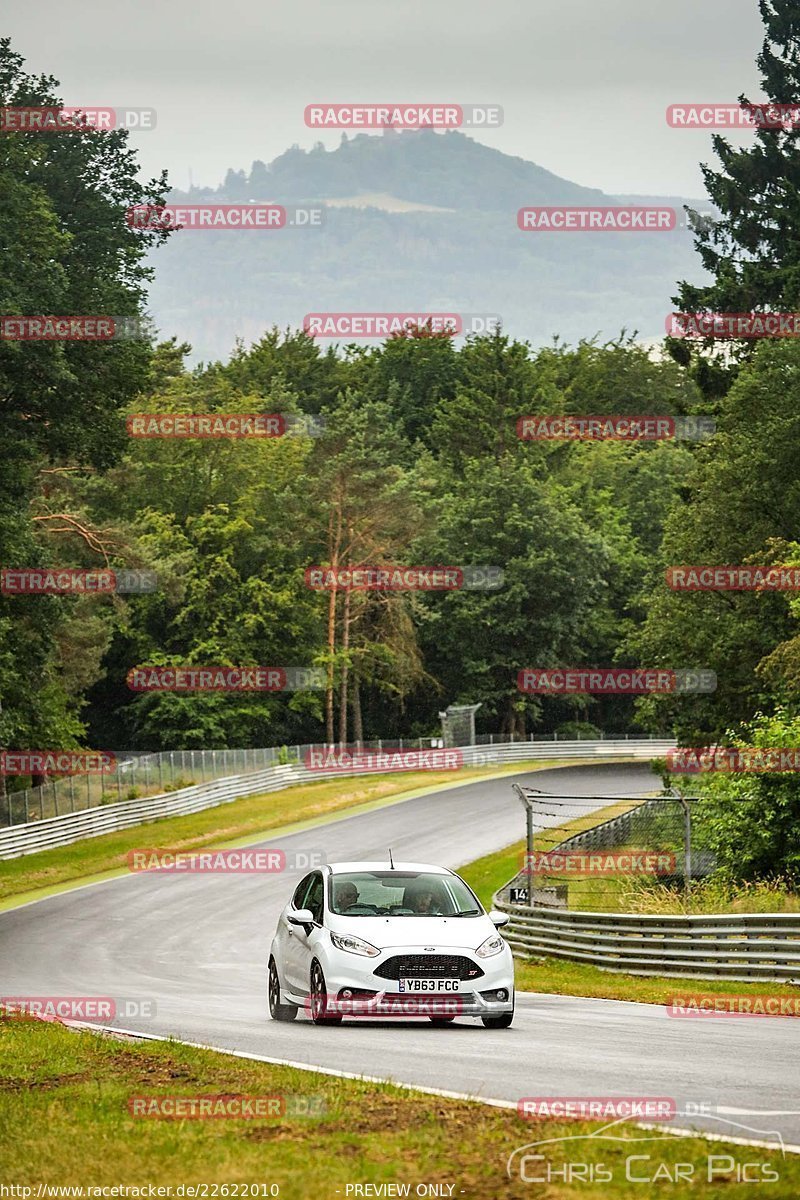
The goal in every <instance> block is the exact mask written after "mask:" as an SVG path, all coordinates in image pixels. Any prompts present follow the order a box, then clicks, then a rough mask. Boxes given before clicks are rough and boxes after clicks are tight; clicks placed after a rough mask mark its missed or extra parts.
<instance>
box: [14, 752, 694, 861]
mask: <svg viewBox="0 0 800 1200" xmlns="http://www.w3.org/2000/svg"><path fill="white" fill-rule="evenodd" d="M674 745H675V743H674V741H660V740H657V739H653V738H639V739H633V738H631V739H630V740H622V739H618V740H615V741H597V742H589V741H586V742H582V741H575V742H509V743H504V744H502V745H496V746H465V747H462V748H461V753H462V755H463V763H464V766H466V767H470V766H501V765H502V764H504V763H515V762H525V761H528V760H530V759H548V758H557V759H562V758H566V759H570V758H576V759H578V758H580V759H590V760H591V759H597V758H602V759H610V760H613V759H626V758H637V759H642V760H648V759H652V758H662V757H663V756H664V755H665V754H666V753H667V751H668V750H670V749H673V748H674ZM355 774H358V775H360V774H364V772H362V771H360V770H358V771H347V772H345V771H342V772H337V775H341V776H346V775H355ZM456 774H457V773H456V772H453V775H454V777H455V776H456ZM336 777H337V776H336V775H332V774H331V773H330V772H329V771H323V770H308V769H307V768H306V767H304V766H303V765H302V764H299V763H287V764H281V765H278V766H274V767H267V768H266V769H265V770H262V771H252V772H248V773H247V774H246V775H234V776H231V777H229V778H227V779H216V780H214V781H213V782H211V783H201V784H197V785H195V786H193V787H187V788H181V789H180V790H178V791H174V792H169V793H167V794H165V795H161V796H148V797H146V798H144V799H141V800H119V801H117V802H115V803H112V804H105V805H102V806H99V807H96V808H87V809H84V810H83V811H82V812H76V813H66V814H65V815H63V816H60V817H48V818H46V819H45V820H42V821H31V822H28V823H27V824H25V825H12V826H10V827H9V828H6V829H3V830H0V860H2V859H7V858H19V857H21V856H22V855H24V854H33V853H35V852H36V851H37V850H48V849H50V848H51V847H53V846H66V845H69V843H71V842H77V841H80V840H81V839H82V838H91V837H100V835H101V834H104V833H113V832H116V831H117V830H120V829H129V828H131V827H132V826H134V825H144V824H147V823H148V822H150V821H157V820H158V819H159V818H160V817H172V816H179V815H182V814H184V813H191V812H200V811H201V810H202V809H205V808H214V807H216V806H217V805H219V804H229V803H230V802H231V801H233V800H237V799H239V798H240V797H242V796H251V795H257V794H258V793H259V792H277V791H280V790H281V789H283V788H287V787H291V786H292V785H293V784H299V783H308V782H312V781H313V780H317V779H332V778H336Z"/></svg>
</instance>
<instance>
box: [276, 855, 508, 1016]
mask: <svg viewBox="0 0 800 1200" xmlns="http://www.w3.org/2000/svg"><path fill="white" fill-rule="evenodd" d="M507 922H508V917H507V916H506V915H505V914H504V913H500V912H491V913H487V912H486V910H485V909H484V908H483V906H482V905H481V903H480V901H479V900H478V898H477V897H476V896H475V894H474V892H473V891H472V889H471V888H469V887H468V886H467V884H466V883H465V882H464V880H463V879H461V878H460V877H459V876H458V875H455V874H454V873H453V872H452V871H447V870H445V869H444V868H443V867H432V866H427V865H425V864H421V863H398V864H396V865H395V864H393V863H392V862H391V861H390V862H389V863H361V862H349V863H332V864H329V865H328V866H324V867H320V868H319V869H317V870H315V871H311V872H310V873H309V874H308V875H306V876H305V878H304V879H302V880H301V881H300V883H299V884H298V885H297V887H296V888H295V890H294V894H293V896H292V898H291V900H290V901H289V903H288V904H287V905H286V907H285V908H284V910H283V912H282V913H281V915H280V917H279V919H278V927H277V930H276V931H275V936H274V937H273V939H272V946H271V949H270V956H269V981H268V997H269V1011H270V1016H271V1017H272V1019H273V1020H275V1021H292V1020H294V1018H295V1017H296V1016H297V1012H298V1009H300V1008H304V1009H306V1011H307V1012H308V1013H309V1015H310V1016H311V1019H312V1020H313V1021H314V1023H315V1024H317V1025H332V1024H337V1023H338V1022H340V1021H341V1020H342V1017H343V1016H365V1017H369V1016H374V1017H380V1018H384V1017H386V1016H422V1017H428V1018H429V1019H430V1020H431V1021H433V1022H434V1024H442V1025H443V1024H447V1023H448V1022H450V1021H453V1020H455V1018H456V1017H457V1016H465V1017H480V1018H481V1020H482V1022H483V1024H484V1025H485V1026H486V1027H487V1028H489V1029H506V1028H508V1026H509V1025H510V1024H511V1022H512V1020H513V1017H514V960H513V958H512V955H511V950H510V949H509V947H508V945H507V943H506V942H505V941H504V939H503V938H502V937H501V936H500V934H499V933H498V929H499V928H500V927H502V926H503V925H505V924H506V923H507Z"/></svg>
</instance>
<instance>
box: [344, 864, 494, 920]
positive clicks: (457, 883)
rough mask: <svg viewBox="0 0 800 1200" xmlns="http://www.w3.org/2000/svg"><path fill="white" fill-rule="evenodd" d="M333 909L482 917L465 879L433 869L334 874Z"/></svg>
mask: <svg viewBox="0 0 800 1200" xmlns="http://www.w3.org/2000/svg"><path fill="white" fill-rule="evenodd" d="M329 904H330V909H331V912H333V913H337V914H338V915H339V916H348V917H479V916H482V915H483V909H482V908H481V906H480V903H479V901H478V900H477V899H476V897H475V896H474V894H473V893H472V892H471V891H470V889H469V888H468V887H467V885H466V884H465V883H464V882H463V880H461V879H459V878H458V877H457V876H456V875H434V874H433V873H432V872H430V871H352V872H346V873H343V874H341V875H333V876H331V882H330V896H329Z"/></svg>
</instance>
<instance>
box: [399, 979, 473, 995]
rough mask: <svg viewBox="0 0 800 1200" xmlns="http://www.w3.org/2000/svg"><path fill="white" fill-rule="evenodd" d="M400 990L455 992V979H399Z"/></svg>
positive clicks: (456, 987) (456, 983)
mask: <svg viewBox="0 0 800 1200" xmlns="http://www.w3.org/2000/svg"><path fill="white" fill-rule="evenodd" d="M399 983H400V991H401V992H457V991H458V985H459V981H458V980H457V979H403V978H402V977H401V978H400V980H399Z"/></svg>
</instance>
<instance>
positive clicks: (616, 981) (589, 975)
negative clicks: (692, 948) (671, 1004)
mask: <svg viewBox="0 0 800 1200" xmlns="http://www.w3.org/2000/svg"><path fill="white" fill-rule="evenodd" d="M603 811H604V812H605V811H606V810H603ZM615 811H616V810H615ZM612 815H613V814H612ZM598 816H599V817H600V818H601V819H603V820H605V819H606V818H605V817H604V816H603V813H600V814H597V813H595V814H594V815H593V816H591V817H588V818H587V817H581V818H579V819H578V821H570V822H567V823H566V824H565V825H563V826H560V827H559V830H558V832H556V831H553V833H554V838H555V841H561V840H563V838H564V837H569V836H570V834H572V833H577V832H580V829H578V828H577V827H576V826H577V825H579V824H581V825H582V826H583V827H584V828H586V827H587V826H586V822H587V821H588V823H589V825H591V824H596V823H597V820H598ZM548 832H550V831H548ZM524 852H525V843H524V841H522V842H514V843H513V844H512V845H510V846H506V847H505V848H504V849H502V850H498V851H496V852H495V853H494V854H487V855H485V856H484V857H483V858H479V859H476V860H475V861H474V862H471V863H467V865H466V866H463V867H459V868H458V873H459V875H461V876H463V878H464V879H466V881H467V883H468V884H469V885H470V886H471V887H472V888H473V890H474V891H475V892H476V894H477V896H478V898H479V899H480V901H481V903H482V904H483V905H484V906H485V907H486V908H489V907H491V903H492V896H493V895H494V893H495V892H497V891H498V890H499V889H500V888H501V887H502V886H503V884H505V883H508V881H509V879H512V878H513V876H514V875H516V873H517V871H518V870H519V868H520V864H521V862H522V856H523V854H524ZM516 985H517V989H518V990H519V991H525V992H547V993H550V994H555V995H560V996H589V997H595V998H602V999H606V1000H636V1001H641V1002H644V1003H647V1004H666V1003H667V1002H668V1001H669V999H670V998H671V997H672V996H674V995H677V994H681V993H683V994H686V993H687V992H690V991H691V992H694V993H713V994H714V995H729V994H731V993H735V994H737V995H763V994H765V993H769V994H770V995H771V996H775V995H777V996H797V994H798V989H797V988H796V987H793V986H792V985H791V984H789V983H772V982H768V981H758V982H755V983H739V982H737V981H733V980H729V979H712V980H708V979H695V978H691V979H690V978H685V979H669V978H667V977H666V976H665V977H663V978H662V977H657V976H641V975H625V974H619V973H617V972H616V971H614V972H612V971H604V970H603V969H602V968H601V967H595V966H592V965H591V964H588V963H579V962H570V961H569V960H565V959H558V958H540V959H535V960H529V959H523V958H518V959H517V964H516Z"/></svg>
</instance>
